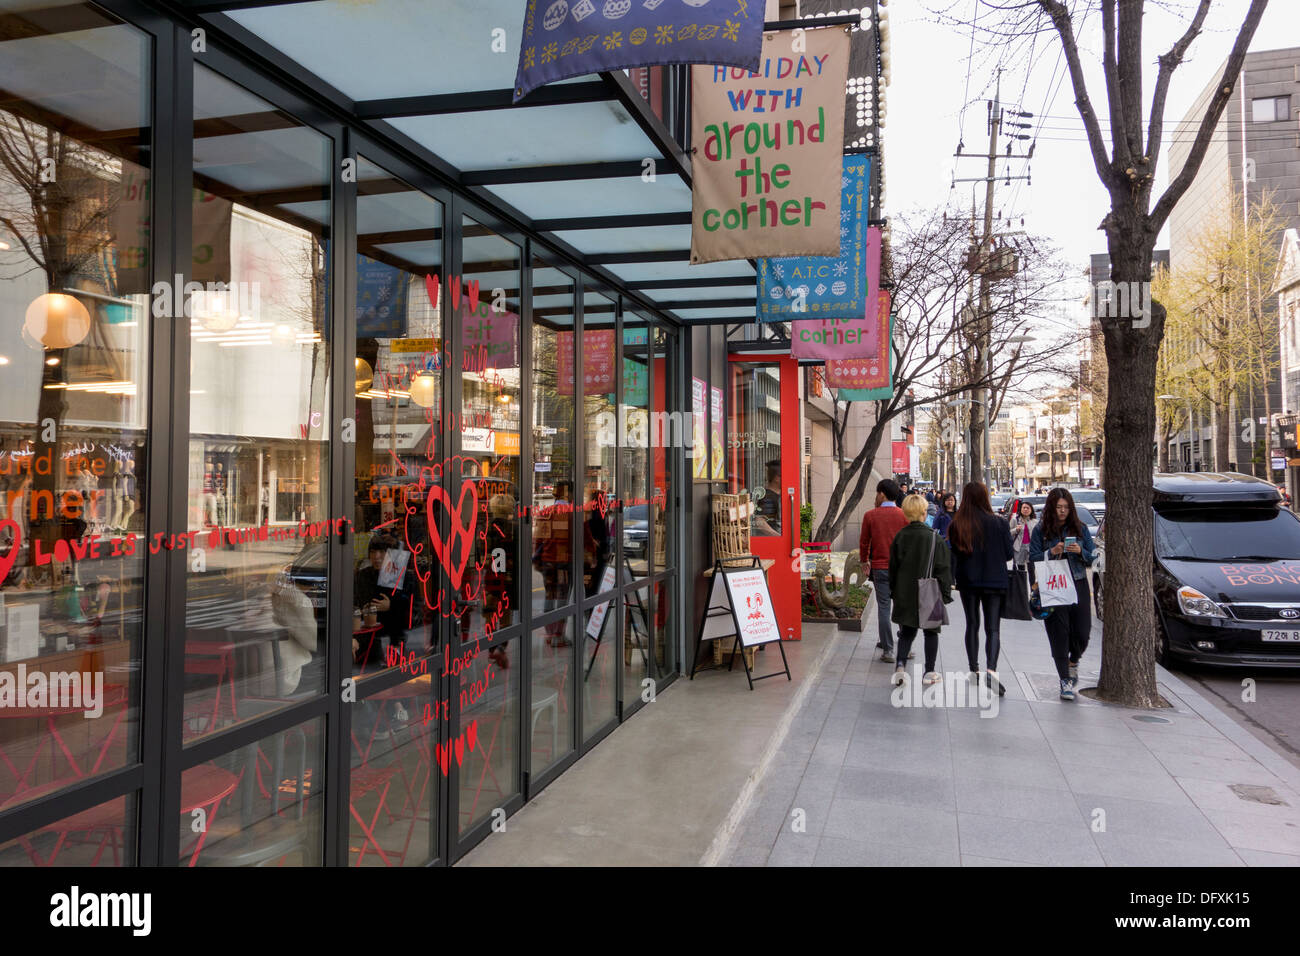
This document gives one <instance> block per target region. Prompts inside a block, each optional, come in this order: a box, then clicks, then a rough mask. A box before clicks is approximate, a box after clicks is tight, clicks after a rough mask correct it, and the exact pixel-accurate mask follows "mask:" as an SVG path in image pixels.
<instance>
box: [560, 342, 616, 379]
mask: <svg viewBox="0 0 1300 956" xmlns="http://www.w3.org/2000/svg"><path fill="white" fill-rule="evenodd" d="M556 340H557V345H556V347H557V349H558V350H559V359H558V361H557V362H556V373H555V391H556V393H557V394H560V395H572V394H573V333H572V332H561V333H560V334H559V335H558V336H556ZM582 346H583V350H584V354H583V357H582V388H583V392H584V393H585V394H587V395H608V394H610V393H611V392H613V391H614V330H613V329H593V330H591V331H589V332H584V333H583V334H582Z"/></svg>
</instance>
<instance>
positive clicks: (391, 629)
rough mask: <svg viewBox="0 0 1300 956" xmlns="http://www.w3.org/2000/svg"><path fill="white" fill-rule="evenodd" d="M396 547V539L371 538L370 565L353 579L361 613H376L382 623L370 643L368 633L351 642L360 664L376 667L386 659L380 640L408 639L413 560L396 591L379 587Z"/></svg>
mask: <svg viewBox="0 0 1300 956" xmlns="http://www.w3.org/2000/svg"><path fill="white" fill-rule="evenodd" d="M396 548H397V541H396V539H394V538H390V537H386V536H384V535H375V536H374V537H373V538H371V539H370V548H369V551H368V552H367V557H368V558H369V563H368V564H365V565H363V566H362V567H361V568H359V569H358V570H357V573H356V575H355V576H354V578H353V582H352V600H353V603H354V604H355V605H356V606H357V607H359V608H361V609H362V611H365V610H366V609H367V608H369V609H371V610H373V611H375V612H376V614H377V617H378V622H379V630H378V632H376V633H375V635H374V640H371V637H370V635H369V634H363V635H360V636H358V637H354V638H353V639H352V651H353V656H354V657H355V659H356V662H357V663H358V664H373V663H375V662H377V661H379V660H381V659H382V658H383V654H384V652H383V646H382V644H383V642H382V641H381V640H380V638H382V637H385V636H386V637H387V638H388V639H389V641H390V642H391V643H392V644H394V645H396V644H397V643H399V642H401V641H404V640H405V639H406V626H407V623H408V621H409V620H410V613H411V598H412V594H413V590H412V588H411V587H410V580H409V579H410V576H411V574H412V571H413V569H412V568H411V565H410V561H409V560H408V561H407V566H406V573H405V574H404V575H403V576H402V577H401V579H400V583H399V584H398V586H397V587H396V588H394V587H392V586H389V587H381V586H380V584H379V574H380V571H381V570H382V569H383V567H384V559H385V558H386V557H387V556H388V552H389V551H390V550H395V549H396ZM367 646H368V647H369V650H368V651H367ZM363 658H364V659H363Z"/></svg>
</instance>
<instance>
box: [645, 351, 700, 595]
mask: <svg viewBox="0 0 1300 956" xmlns="http://www.w3.org/2000/svg"><path fill="white" fill-rule="evenodd" d="M676 344H677V336H676V335H673V334H672V333H670V332H667V331H665V330H664V329H661V328H656V329H655V330H654V359H653V362H654V395H653V396H652V398H653V402H652V406H651V411H652V413H653V414H652V415H651V419H650V458H651V465H652V470H651V475H650V478H651V482H652V486H651V489H650V514H651V516H652V518H653V519H654V520H653V525H654V527H653V531H654V562H653V567H654V570H655V571H656V572H659V571H662V570H664V569H665V568H667V567H670V566H672V565H673V564H675V563H676V559H675V555H676V550H675V548H674V544H675V542H674V540H673V534H674V525H675V524H676V522H675V520H674V517H675V506H674V504H673V462H675V461H676V460H677V458H676V456H677V454H678V452H677V449H678V448H680V447H682V445H683V443H684V442H688V441H690V439H691V433H690V426H689V425H688V424H686V423H684V422H682V423H681V424H676V423H678V422H680V416H673V415H672V414H671V413H672V411H673V407H674V404H675V398H676V395H677V390H676V385H677V378H676V369H677V366H676V355H675V349H676Z"/></svg>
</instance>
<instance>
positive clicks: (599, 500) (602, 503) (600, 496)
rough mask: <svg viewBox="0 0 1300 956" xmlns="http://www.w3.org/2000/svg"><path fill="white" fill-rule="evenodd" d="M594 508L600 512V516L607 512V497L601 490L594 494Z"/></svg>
mask: <svg viewBox="0 0 1300 956" xmlns="http://www.w3.org/2000/svg"><path fill="white" fill-rule="evenodd" d="M596 510H597V511H599V512H600V516H601V517H602V518H604V517H605V516H606V515H608V514H609V498H608V497H607V496H606V495H605V492H603V491H601V492H597V494H596Z"/></svg>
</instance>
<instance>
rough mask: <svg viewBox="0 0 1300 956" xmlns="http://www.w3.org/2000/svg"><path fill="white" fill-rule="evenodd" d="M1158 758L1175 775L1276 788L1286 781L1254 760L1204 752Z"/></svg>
mask: <svg viewBox="0 0 1300 956" xmlns="http://www.w3.org/2000/svg"><path fill="white" fill-rule="evenodd" d="M1156 757H1157V759H1158V760H1159V761H1160V763H1161V764H1163V765H1164V767H1165V769H1166V770H1167V771H1168V772H1169V773H1170V774H1172V775H1173V776H1175V777H1196V778H1197V779H1199V780H1222V781H1223V782H1224V783H1245V784H1252V785H1255V786H1260V787H1272V788H1274V789H1275V790H1276V789H1277V788H1279V787H1284V786H1285V784H1284V783H1283V782H1282V781H1281V780H1280V779H1279V778H1278V777H1277V776H1275V775H1274V774H1272V773H1270V772H1269V771H1268V770H1265V769H1264V768H1263V767H1261V766H1260V765H1259V764H1258V763H1256V762H1255V761H1254V760H1229V759H1225V758H1223V757H1209V756H1202V755H1200V754H1157V755H1156Z"/></svg>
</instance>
